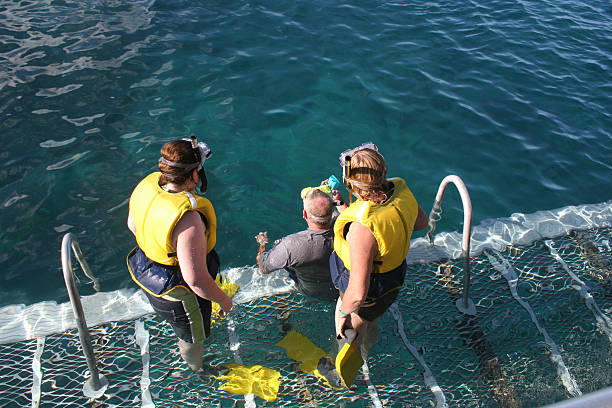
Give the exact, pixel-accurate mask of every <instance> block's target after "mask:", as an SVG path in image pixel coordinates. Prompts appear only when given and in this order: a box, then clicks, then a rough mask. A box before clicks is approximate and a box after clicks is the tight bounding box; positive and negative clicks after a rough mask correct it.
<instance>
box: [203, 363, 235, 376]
mask: <svg viewBox="0 0 612 408" xmlns="http://www.w3.org/2000/svg"><path fill="white" fill-rule="evenodd" d="M229 372H230V369H229V368H227V367H225V366H209V365H204V366H202V368H200V369H199V370H198V371H196V374H197V375H198V377H200V378H206V377H223V376H224V375H226V374H227V373H229Z"/></svg>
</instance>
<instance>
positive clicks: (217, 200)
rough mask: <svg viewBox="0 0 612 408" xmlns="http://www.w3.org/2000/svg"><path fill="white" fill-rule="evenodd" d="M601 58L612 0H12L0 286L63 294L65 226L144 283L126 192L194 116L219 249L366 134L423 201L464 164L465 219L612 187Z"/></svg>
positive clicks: (284, 206)
mask: <svg viewBox="0 0 612 408" xmlns="http://www.w3.org/2000/svg"><path fill="white" fill-rule="evenodd" d="M611 79H612V3H610V2H609V1H597V0H595V1H575V0H571V1H569V0H561V1H546V0H545V1H535V0H519V1H516V0H513V1H508V0H491V1H467V2H466V1H431V2H400V1H391V2H382V1H374V2H372V1H361V0H358V1H352V2H341V1H335V0H331V1H302V0H297V1H293V2H274V1H254V2H252V1H244V0H240V1H237V0H229V1H207V2H196V1H176V0H172V1H167V0H159V1H154V0H148V1H140V2H138V1H133V2H123V1H114V0H108V1H85V2H83V1H78V2H77V1H72V0H64V1H53V0H51V1H41V0H33V1H25V0H24V1H0V143H1V145H2V148H1V149H0V224H1V228H0V268H1V270H2V274H1V276H2V277H1V278H0V296H1V300H0V305H6V304H12V303H27V304H30V303H34V302H38V301H42V300H55V301H58V302H59V301H66V300H67V295H66V291H65V288H64V283H63V280H62V277H61V264H60V243H61V239H62V236H63V235H64V233H66V232H72V233H74V234H75V235H76V237H77V239H78V241H79V242H80V245H81V248H82V250H83V252H84V254H85V256H86V257H87V260H88V261H89V263H90V264H91V266H92V269H93V270H94V273H95V274H96V275H98V276H99V277H100V279H101V283H102V288H103V290H114V289H117V288H120V287H128V286H132V285H133V284H132V283H131V281H130V279H129V277H128V274H127V271H126V268H125V260H124V259H125V255H126V254H127V252H128V251H129V250H130V249H131V248H132V247H133V246H134V245H135V242H134V239H133V237H132V236H131V234H130V233H129V232H128V230H127V228H126V227H125V220H126V216H127V199H128V197H129V195H130V193H131V191H132V189H133V188H134V186H135V185H136V183H137V182H138V181H139V180H140V179H141V178H142V177H143V176H145V175H146V174H147V173H148V172H150V171H152V170H154V169H155V166H156V162H157V158H158V156H159V149H160V147H161V146H162V144H163V143H165V142H166V141H169V140H172V139H174V138H178V137H187V136H189V135H191V134H195V135H197V136H198V137H199V138H200V139H201V140H205V141H206V142H208V143H209V144H210V146H211V147H212V149H213V156H212V159H211V160H209V161H207V162H206V169H207V172H208V179H209V191H208V193H207V196H208V197H209V198H210V199H211V201H212V202H213V203H214V204H215V206H216V209H217V215H218V217H219V239H218V245H217V249H218V252H219V253H220V255H221V258H222V262H223V266H224V267H238V266H245V265H252V264H254V263H255V260H254V256H255V252H256V245H255V242H254V239H253V236H254V235H255V234H256V233H257V232H259V231H262V230H267V231H268V232H269V235H270V238H272V239H275V238H279V237H280V236H282V235H285V234H288V233H291V232H294V231H296V230H297V229H300V228H303V227H304V222H303V220H302V219H301V201H300V199H299V192H300V189H301V188H302V187H304V186H310V185H315V184H318V183H319V182H320V181H321V180H323V179H324V178H327V177H328V176H329V175H330V174H332V173H334V174H336V175H337V176H340V175H341V169H340V167H339V164H338V155H339V153H340V152H341V151H343V150H345V149H347V148H350V147H354V146H356V145H358V144H361V143H362V142H365V141H370V140H371V141H374V142H375V143H377V144H378V146H379V148H380V151H381V152H382V153H383V155H384V156H385V158H386V160H387V162H388V164H389V175H391V176H401V177H404V178H405V179H406V180H407V182H408V184H409V185H410V187H411V189H412V190H413V192H414V194H415V196H416V198H417V200H418V201H419V202H420V204H421V205H422V206H423V208H424V209H425V210H426V211H429V209H430V208H431V205H432V202H433V199H434V196H435V193H436V191H437V188H438V184H439V183H440V181H441V180H442V179H443V178H444V176H446V175H447V174H451V173H454V174H457V175H459V176H460V177H462V179H463V180H464V181H465V183H466V185H467V186H468V189H469V191H470V194H471V198H472V204H473V207H474V223H475V224H478V223H479V222H480V221H482V220H484V219H487V218H498V217H507V216H509V215H510V214H512V213H513V212H524V213H529V212H534V211H537V210H543V209H553V208H558V207H563V206H566V205H574V204H586V203H598V202H602V201H606V200H609V199H610V198H612V184H611V183H610V180H611V174H612V171H611V170H612V165H611V163H612V161H611V160H610V157H611V152H612V139H611V132H612V117H611V115H612V80H611ZM447 197H448V198H447V199H446V200H445V206H444V210H445V214H446V215H445V219H444V221H443V223H442V224H441V225H440V226H439V228H438V230H459V229H461V221H462V214H461V203H460V200H459V195H458V194H457V193H456V192H454V191H449V192H448V193H447ZM420 235H422V233H420V234H417V235H416V236H420ZM83 290H84V291H85V293H87V292H86V289H83Z"/></svg>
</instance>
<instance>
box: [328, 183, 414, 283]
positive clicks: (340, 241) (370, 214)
mask: <svg viewBox="0 0 612 408" xmlns="http://www.w3.org/2000/svg"><path fill="white" fill-rule="evenodd" d="M389 181H391V182H392V183H393V185H394V186H395V190H394V191H393V195H391V197H390V198H389V199H388V200H387V201H386V202H385V203H383V204H376V203H373V202H372V201H362V200H357V201H355V202H353V204H351V205H350V206H349V207H348V208H347V209H345V210H344V211H342V213H340V215H339V216H338V219H337V220H336V224H335V225H334V251H335V252H336V254H337V255H338V256H339V257H340V259H342V262H343V263H344V266H345V267H346V268H347V269H348V270H349V271H350V270H351V254H350V251H349V243H348V241H347V240H346V237H345V236H344V228H345V226H346V225H347V224H349V223H351V222H358V223H360V224H362V225H364V226H366V227H368V229H369V230H370V231H371V232H372V234H373V235H374V238H376V242H377V243H378V253H377V254H376V255H375V256H374V269H373V271H372V272H373V273H385V272H389V271H391V270H393V269H395V268H397V267H398V266H400V264H401V263H402V262H403V261H404V259H406V255H407V254H408V249H410V237H411V236H412V231H413V229H414V222H415V221H416V218H417V215H418V211H419V205H418V203H417V201H416V199H415V198H414V196H413V195H412V192H411V191H410V189H409V188H408V186H407V185H406V182H405V181H404V180H402V179H401V178H399V177H398V178H393V179H389Z"/></svg>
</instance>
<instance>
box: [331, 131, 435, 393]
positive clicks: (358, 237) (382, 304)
mask: <svg viewBox="0 0 612 408" xmlns="http://www.w3.org/2000/svg"><path fill="white" fill-rule="evenodd" d="M340 164H341V165H342V168H343V179H344V184H345V186H346V188H347V189H348V191H349V194H350V195H351V204H350V205H348V206H347V205H346V204H343V205H340V206H338V207H337V208H338V209H339V211H340V215H339V216H338V218H337V219H336V223H335V225H334V252H333V253H332V255H331V258H330V273H331V276H332V281H333V282H334V285H335V286H336V287H337V288H338V290H339V291H340V297H339V299H338V302H337V304H336V310H335V319H334V321H335V327H336V335H337V338H338V341H339V344H342V343H343V342H344V343H346V341H347V335H349V334H350V336H349V338H348V341H350V342H351V347H350V349H349V352H350V353H356V354H358V353H359V351H358V350H361V354H362V355H363V357H365V356H366V355H367V353H368V351H369V349H370V348H371V347H372V346H373V345H374V344H375V343H376V340H377V337H378V319H379V318H380V316H382V314H383V313H384V312H385V311H386V310H387V309H388V308H389V307H390V306H391V304H392V303H393V302H394V301H395V299H396V298H397V295H398V293H399V290H400V289H401V288H402V286H403V284H404V276H405V273H406V255H407V254H408V249H409V248H410V237H411V235H412V231H414V230H421V229H424V228H426V227H427V225H428V222H427V215H426V214H425V212H424V211H423V209H422V208H421V207H420V206H419V204H418V203H417V201H416V199H415V198H414V196H413V195H412V192H411V191H410V189H409V188H408V186H407V185H406V183H405V182H404V180H402V179H401V178H391V179H387V164H386V163H385V160H384V158H383V156H382V155H381V154H380V153H379V152H378V148H377V147H376V145H374V144H373V143H366V144H364V145H361V146H359V147H357V148H355V149H351V150H347V151H345V152H343V153H342V154H341V155H340ZM334 193H335V194H334V201H340V202H342V201H344V200H342V197H341V196H340V194H339V193H338V192H337V191H335V192H334ZM352 196H355V197H356V198H357V200H356V201H354V202H353V200H352ZM357 346H359V347H357ZM341 354H342V355H341ZM340 359H342V361H339V360H340ZM355 361H357V363H355ZM362 363H363V361H362V360H361V356H358V358H357V359H355V358H354V356H348V355H344V351H343V350H340V353H339V354H338V357H337V359H336V364H335V368H338V370H339V371H341V370H343V367H346V370H347V371H352V372H350V373H347V372H338V373H337V374H339V375H340V378H341V379H342V381H343V382H344V383H345V384H347V385H348V383H349V381H347V378H350V379H351V380H350V382H352V379H353V378H354V374H355V373H356V371H357V370H358V369H359V366H360V365H361V364H362ZM321 368H323V367H321Z"/></svg>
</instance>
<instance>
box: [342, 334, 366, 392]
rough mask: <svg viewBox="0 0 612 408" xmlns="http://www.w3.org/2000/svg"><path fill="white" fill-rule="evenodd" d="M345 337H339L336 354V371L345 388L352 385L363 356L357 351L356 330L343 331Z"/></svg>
mask: <svg viewBox="0 0 612 408" xmlns="http://www.w3.org/2000/svg"><path fill="white" fill-rule="evenodd" d="M344 334H345V335H346V339H345V338H342V337H339V338H338V339H337V340H338V350H339V351H338V355H337V356H336V371H337V372H338V375H339V376H340V379H341V380H342V383H343V384H344V386H345V387H346V388H349V387H350V386H351V385H353V382H354V381H355V377H356V376H357V371H359V368H361V366H362V365H363V358H362V357H361V353H360V352H359V346H358V345H357V344H355V339H357V332H356V331H355V330H353V329H346V330H345V331H344Z"/></svg>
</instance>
